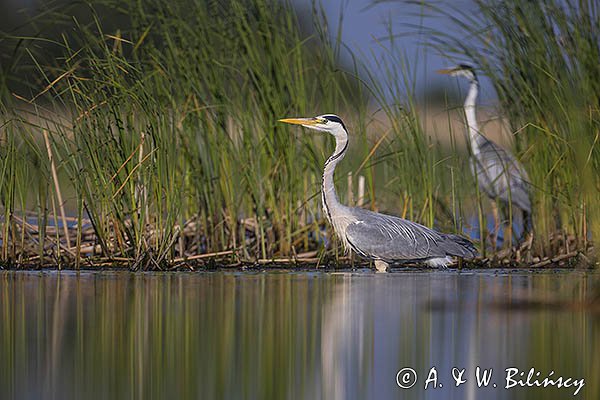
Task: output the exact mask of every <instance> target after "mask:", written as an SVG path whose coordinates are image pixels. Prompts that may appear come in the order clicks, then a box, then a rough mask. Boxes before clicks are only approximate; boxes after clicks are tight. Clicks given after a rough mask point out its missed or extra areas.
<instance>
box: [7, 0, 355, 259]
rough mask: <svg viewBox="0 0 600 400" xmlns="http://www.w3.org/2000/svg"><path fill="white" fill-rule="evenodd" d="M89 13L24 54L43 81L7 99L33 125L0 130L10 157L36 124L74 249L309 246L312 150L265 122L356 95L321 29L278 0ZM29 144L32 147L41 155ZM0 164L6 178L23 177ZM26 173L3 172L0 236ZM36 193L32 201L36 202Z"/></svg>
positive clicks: (314, 186) (183, 252) (172, 255)
mask: <svg viewBox="0 0 600 400" xmlns="http://www.w3.org/2000/svg"><path fill="white" fill-rule="evenodd" d="M99 8H102V9H103V10H104V12H107V11H106V10H109V11H110V12H111V13H114V14H115V15H116V20H117V21H121V24H120V25H119V28H118V29H112V30H107V29H108V28H106V26H105V25H107V24H105V23H103V22H102V18H101V17H100V16H99V15H98V13H97V10H98V9H99ZM87 11H88V13H87V17H81V18H79V19H77V20H75V21H74V22H72V23H71V24H70V25H68V27H69V28H70V29H72V30H74V34H72V35H68V36H67V35H63V36H62V37H61V39H60V41H58V40H57V41H55V46H57V47H58V48H59V49H60V52H61V54H62V56H61V57H60V58H58V62H55V63H49V64H47V65H45V64H42V63H41V62H39V61H38V60H39V59H40V58H42V56H41V55H40V56H36V54H35V52H33V51H30V50H29V49H27V50H26V51H27V53H28V55H29V60H30V62H31V63H32V64H35V65H36V67H37V68H36V69H35V70H34V71H35V72H36V74H37V78H38V79H40V80H43V81H44V84H43V86H44V87H45V89H44V91H43V93H39V92H38V93H32V95H31V96H25V95H19V97H20V98H21V99H27V100H31V99H32V98H34V99H35V100H34V101H28V102H27V103H26V104H25V106H23V102H21V103H20V104H16V105H15V103H18V100H15V99H14V98H13V99H9V100H8V101H10V102H11V104H13V105H14V109H17V108H19V107H21V108H27V109H28V110H30V112H31V113H32V114H33V117H34V119H35V121H31V120H26V119H25V118H23V113H22V112H21V113H17V112H14V114H13V115H12V118H10V117H7V120H8V119H12V120H14V121H18V122H19V124H20V127H19V130H18V132H14V131H12V130H11V129H12V128H11V129H5V130H4V134H5V135H7V136H8V137H9V139H8V143H9V145H10V147H4V148H3V151H6V152H7V153H10V154H11V156H12V157H17V156H18V152H15V146H16V144H15V141H16V140H17V139H16V138H17V136H18V135H21V134H22V130H23V129H24V130H25V131H26V132H28V134H29V135H30V136H32V137H35V135H36V133H35V132H36V131H37V132H39V131H40V130H42V129H46V130H48V131H49V133H50V135H49V136H50V138H51V142H52V143H51V148H52V152H53V153H54V154H55V157H56V158H57V159H58V160H59V169H60V171H61V172H62V175H63V176H65V177H67V178H68V184H65V183H64V182H63V187H65V186H71V187H72V192H73V193H72V194H71V196H70V197H69V199H70V203H69V204H70V207H71V214H73V213H75V214H76V215H78V218H77V220H76V221H75V222H74V223H73V229H74V230H76V233H74V234H75V235H76V238H75V240H76V241H77V243H81V240H82V235H83V236H85V235H86V234H93V235H94V236H95V240H96V241H97V243H96V244H95V246H94V248H93V249H84V250H85V251H87V252H88V253H90V254H92V255H98V256H101V257H102V258H107V259H108V260H113V261H115V260H117V261H118V260H127V261H129V262H131V263H132V264H133V266H134V267H144V268H147V267H148V268H149V267H161V266H164V265H167V264H169V263H172V262H173V261H174V260H183V259H185V258H187V257H188V256H192V255H197V254H202V253H211V252H222V251H224V250H230V251H231V252H232V254H237V255H241V256H245V257H247V258H249V259H256V258H262V259H267V258H271V257H274V256H275V255H278V254H285V255H288V254H292V253H293V252H298V253H300V252H304V251H307V250H312V249H313V248H314V247H315V243H316V242H318V241H320V240H321V235H322V232H321V227H320V226H319V220H320V211H319V205H318V202H316V201H309V200H310V199H311V197H312V196H313V195H314V194H316V193H318V190H319V186H318V183H319V178H320V166H321V164H322V160H323V158H324V157H325V153H326V151H325V150H324V149H323V145H322V144H321V143H318V142H317V143H315V142H313V141H312V139H311V138H310V137H308V136H300V137H299V138H298V137H296V136H295V135H293V134H291V133H290V131H289V130H288V128H287V127H284V126H283V125H280V124H277V123H276V121H277V119H279V118H281V117H283V116H286V115H290V113H293V114H297V113H300V114H306V115H312V114H314V113H317V112H318V110H322V109H329V110H334V109H340V108H344V107H348V108H352V107H360V106H361V104H364V100H363V99H361V98H360V97H357V96H344V95H343V94H344V93H346V92H348V91H349V90H350V89H351V88H352V87H356V84H355V83H353V81H352V78H350V77H349V75H347V74H343V73H341V72H339V71H338V68H339V67H338V64H337V60H336V56H335V54H334V52H335V50H334V46H333V45H332V44H331V43H329V42H328V41H327V39H326V37H327V35H326V34H323V35H322V36H320V37H319V36H318V35H317V36H314V37H309V36H308V35H306V34H303V33H302V32H301V31H300V29H299V23H298V21H297V16H296V14H295V13H294V12H293V11H292V9H291V8H290V6H289V4H287V3H281V2H278V1H271V0H255V1H251V2H247V1H238V0H231V1H227V2H212V1H209V2H199V1H184V2H175V3H168V2H167V3H165V2H163V1H158V0H156V1H147V2H146V1H145V2H134V1H129V2H112V1H108V0H107V1H103V2H100V3H98V2H96V3H94V7H91V6H90V7H89V8H88V9H87ZM315 12H316V11H315ZM82 15H86V12H82ZM86 18H87V19H86ZM83 21H85V22H83ZM65 23H67V22H65ZM42 52H43V50H42ZM31 86H32V87H34V86H35V84H32V85H31ZM38 87H39V86H38ZM346 99H350V100H348V101H346ZM32 104H33V106H32ZM38 105H39V106H38ZM32 107H33V108H34V109H33V111H31V108H32ZM41 107H44V109H43V110H42V108H41ZM9 114H10V112H7V113H6V114H5V115H7V116H8V115H9ZM41 146H42V144H41V143H39V142H35V141H32V143H31V147H32V148H33V149H36V151H37V152H38V153H39V155H40V156H39V157H38V158H40V159H41V160H42V159H43V158H44V157H42V155H44V154H45V152H43V147H41ZM26 158H27V157H26V156H25V155H23V156H21V159H26ZM3 160H5V162H4V164H5V166H4V168H3V170H2V171H3V173H4V174H6V175H7V176H8V175H10V176H11V177H13V178H14V179H17V178H18V176H17V175H15V174H14V173H12V172H11V171H12V170H11V169H10V168H13V169H19V170H22V171H26V169H23V168H21V167H20V166H19V165H18V163H17V161H16V160H13V159H12V158H6V159H4V158H3ZM45 165H46V169H47V170H49V168H48V161H47V160H45ZM26 181H27V178H26V177H23V178H22V182H20V183H16V182H12V181H9V180H7V181H5V180H3V182H4V183H5V184H3V187H2V193H3V196H2V200H3V206H4V207H3V209H4V210H5V215H4V219H3V221H2V222H3V223H2V225H3V229H4V231H5V234H3V238H9V237H11V236H10V234H6V232H8V231H11V232H16V231H18V230H19V229H17V228H14V227H13V228H11V223H12V222H11V221H12V220H14V219H13V218H12V217H11V215H10V214H11V213H12V212H13V211H12V210H14V209H15V207H14V201H13V200H12V199H13V198H14V197H15V193H14V188H18V189H19V190H20V192H19V193H20V195H21V197H27V196H32V190H31V187H30V186H28V185H27V184H26V183H25V182H26ZM46 189H47V190H46V191H48V190H51V189H50V187H47V188H46ZM11 190H12V191H11ZM33 196H35V191H34V194H33ZM52 198H53V197H52ZM42 200H43V199H42ZM35 202H36V203H38V204H42V208H44V207H46V203H47V199H46V200H44V201H35ZM22 203H23V204H21V207H20V210H21V211H24V210H26V209H27V204H26V203H27V201H22ZM53 215H57V213H53ZM40 222H42V221H40ZM36 225H38V226H41V225H42V224H36ZM57 226H58V225H57ZM21 231H25V229H22V230H21ZM86 232H87V233H86ZM309 245H310V248H307V246H309ZM3 246H4V247H6V248H7V247H11V248H13V249H15V250H14V252H13V253H15V252H18V250H17V249H18V248H22V247H21V246H19V245H17V243H16V242H15V241H14V240H3ZM77 249H78V250H77V252H79V251H81V249H80V248H79V247H78V248H77ZM74 252H75V251H71V253H74ZM8 253H9V252H8V250H5V251H4V253H3V258H6V257H8ZM78 254H79V253H78ZM78 254H77V255H78ZM74 255H75V254H71V256H74ZM37 256H38V257H47V256H48V253H47V252H40V253H39V254H38V255H37ZM52 256H56V254H53V255H52ZM65 256H66V257H67V258H68V257H69V254H66V255H65ZM92 258H93V257H90V258H88V259H92ZM55 261H56V260H55Z"/></svg>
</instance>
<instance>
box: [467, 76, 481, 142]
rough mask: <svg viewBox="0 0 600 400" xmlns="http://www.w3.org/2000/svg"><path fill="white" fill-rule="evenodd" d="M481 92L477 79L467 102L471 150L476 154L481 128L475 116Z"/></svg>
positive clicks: (472, 83)
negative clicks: (479, 92) (478, 94)
mask: <svg viewBox="0 0 600 400" xmlns="http://www.w3.org/2000/svg"><path fill="white" fill-rule="evenodd" d="M478 91H479V82H478V81H477V79H473V80H472V81H471V87H470V88H469V94H467V99H466V100H465V105H464V108H465V115H466V117H467V127H468V128H469V142H470V144H471V150H472V151H473V153H474V154H476V153H479V144H478V141H477V137H478V136H479V128H478V126H477V116H476V115H475V103H476V102H477V93H478Z"/></svg>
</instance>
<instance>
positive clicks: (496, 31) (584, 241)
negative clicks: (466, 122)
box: [421, 0, 600, 253]
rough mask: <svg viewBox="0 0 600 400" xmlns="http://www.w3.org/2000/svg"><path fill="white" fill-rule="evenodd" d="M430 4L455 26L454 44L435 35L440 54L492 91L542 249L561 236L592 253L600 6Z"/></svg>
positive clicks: (598, 186) (598, 205) (597, 188)
mask: <svg viewBox="0 0 600 400" xmlns="http://www.w3.org/2000/svg"><path fill="white" fill-rule="evenodd" d="M424 4H425V6H424V8H425V10H426V11H425V13H426V14H427V15H430V16H431V15H438V16H439V15H443V16H445V17H446V18H447V20H450V21H452V22H451V23H452V24H453V28H454V29H451V30H450V31H451V32H452V35H449V34H448V33H444V32H440V31H435V30H431V31H430V34H431V38H432V39H433V40H432V42H433V43H434V44H435V46H436V47H437V48H438V49H440V50H441V51H443V52H444V53H445V54H448V55H449V56H452V57H458V58H459V59H462V60H464V59H468V60H469V62H470V63H473V64H474V65H476V66H477V67H478V68H479V69H480V70H482V71H483V72H484V74H485V75H486V76H487V77H489V78H490V79H491V81H492V83H493V85H494V88H495V90H496V92H497V94H498V97H499V102H500V106H501V110H502V114H503V115H504V116H505V117H506V118H507V120H508V122H509V124H510V129H511V130H512V132H513V134H514V138H515V150H516V154H517V157H518V158H519V159H520V160H521V161H522V162H523V164H524V165H525V168H526V169H527V171H528V172H529V175H530V178H531V181H532V185H533V190H532V192H533V198H534V199H533V200H534V217H535V232H536V234H537V237H538V238H539V239H541V240H538V241H537V245H538V247H540V250H541V251H543V252H547V253H552V252H554V251H556V249H553V248H551V246H549V244H548V243H549V241H548V238H549V237H551V236H553V235H556V233H557V232H558V233H559V235H562V236H564V238H567V237H569V236H571V237H574V238H575V246H577V247H586V246H587V245H588V241H589V239H590V238H597V237H598V235H600V224H599V221H600V214H599V211H600V196H599V195H598V194H599V193H600V179H598V176H599V172H600V151H599V149H598V137H599V136H598V135H599V132H600V124H599V121H600V119H599V118H598V110H599V106H600V78H599V77H600V64H599V63H598V59H600V46H599V43H600V29H599V28H598V19H599V18H600V9H599V8H598V4H597V3H594V2H586V1H558V0H556V1H546V2H528V1H521V0H512V1H509V2H501V3H499V2H495V1H488V0H475V1H473V3H472V6H473V8H474V12H469V13H465V12H464V9H462V10H461V9H458V8H455V7H454V6H452V5H450V4H449V3H447V4H442V3H434V2H427V3H424ZM421 6H423V4H421ZM561 242H562V244H561V246H563V248H564V247H567V249H568V247H569V244H568V240H567V239H565V240H562V241H561Z"/></svg>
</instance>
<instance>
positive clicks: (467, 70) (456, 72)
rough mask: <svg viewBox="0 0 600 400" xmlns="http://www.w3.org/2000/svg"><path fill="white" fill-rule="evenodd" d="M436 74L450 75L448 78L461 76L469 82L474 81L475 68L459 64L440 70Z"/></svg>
mask: <svg viewBox="0 0 600 400" xmlns="http://www.w3.org/2000/svg"><path fill="white" fill-rule="evenodd" d="M437 72H438V74H444V75H450V76H462V77H465V78H467V79H468V80H470V81H473V80H476V79H477V76H476V75H475V68H473V67H472V66H470V65H467V64H460V65H457V66H456V67H453V68H448V69H440V70H438V71H437Z"/></svg>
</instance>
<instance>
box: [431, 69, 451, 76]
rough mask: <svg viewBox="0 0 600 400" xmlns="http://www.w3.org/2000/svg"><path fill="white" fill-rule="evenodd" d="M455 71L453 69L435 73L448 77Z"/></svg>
mask: <svg viewBox="0 0 600 400" xmlns="http://www.w3.org/2000/svg"><path fill="white" fill-rule="evenodd" d="M454 71H455V70H454V69H438V70H437V71H436V72H437V73H438V74H443V75H450V74H451V73H453V72H454Z"/></svg>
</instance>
